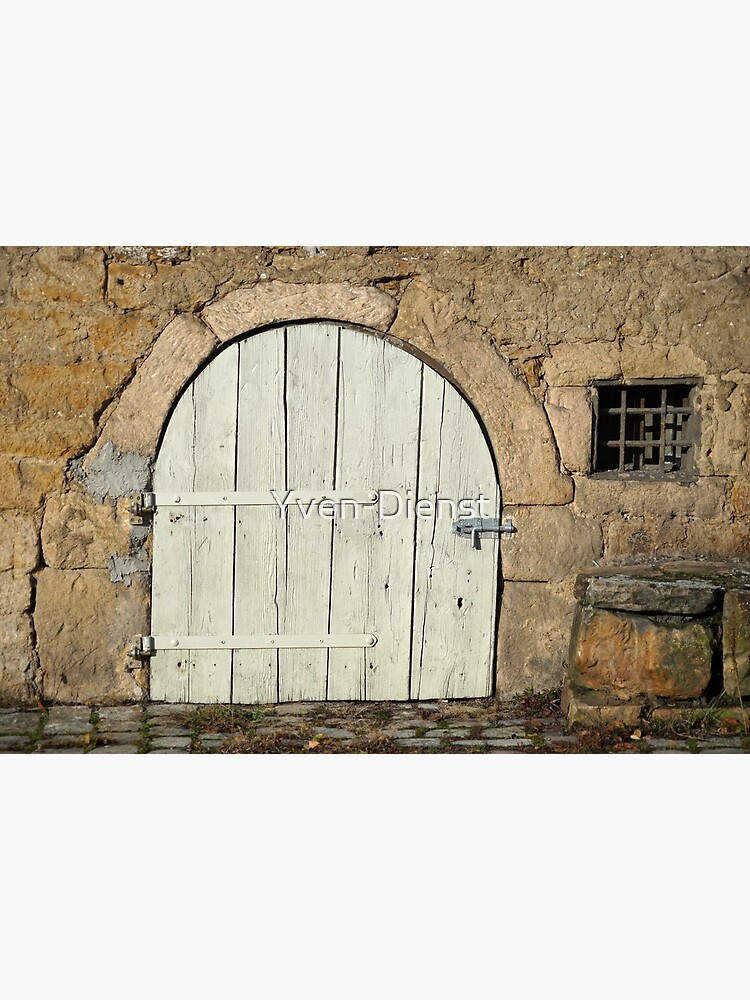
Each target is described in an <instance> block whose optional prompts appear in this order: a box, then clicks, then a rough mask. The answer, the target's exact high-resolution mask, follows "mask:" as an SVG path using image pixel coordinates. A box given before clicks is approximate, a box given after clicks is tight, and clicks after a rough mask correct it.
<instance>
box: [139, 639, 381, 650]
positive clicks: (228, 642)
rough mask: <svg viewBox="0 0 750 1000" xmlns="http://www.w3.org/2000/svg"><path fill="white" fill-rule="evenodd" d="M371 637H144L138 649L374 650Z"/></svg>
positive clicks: (373, 640) (375, 640)
mask: <svg viewBox="0 0 750 1000" xmlns="http://www.w3.org/2000/svg"><path fill="white" fill-rule="evenodd" d="M376 642H377V638H376V637H375V636H374V635H144V636H143V637H142V639H141V649H142V650H143V651H144V652H145V653H148V652H153V651H155V650H157V649H171V650H175V649H321V648H322V649H325V648H326V647H331V646H346V647H353V648H354V647H364V646H374V645H375V643H376Z"/></svg>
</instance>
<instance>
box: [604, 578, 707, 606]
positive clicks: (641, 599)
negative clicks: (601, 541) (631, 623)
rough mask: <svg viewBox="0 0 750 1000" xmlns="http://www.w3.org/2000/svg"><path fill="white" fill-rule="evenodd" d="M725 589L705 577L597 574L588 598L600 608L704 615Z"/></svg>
mask: <svg viewBox="0 0 750 1000" xmlns="http://www.w3.org/2000/svg"><path fill="white" fill-rule="evenodd" d="M721 595H722V591H721V588H720V587H717V586H715V585H714V584H712V583H711V582H709V581H705V580H643V579H638V578H634V577H629V576H627V575H622V576H606V577H599V576H593V577H591V578H590V580H589V583H588V586H587V587H586V594H585V600H586V603H587V604H591V605H593V606H594V607H597V608H609V609H615V610H620V611H636V612H641V613H643V612H649V611H651V612H662V613H664V614H672V615H700V614H706V613H707V612H710V611H713V610H715V609H716V608H717V607H718V606H719V605H720V604H721Z"/></svg>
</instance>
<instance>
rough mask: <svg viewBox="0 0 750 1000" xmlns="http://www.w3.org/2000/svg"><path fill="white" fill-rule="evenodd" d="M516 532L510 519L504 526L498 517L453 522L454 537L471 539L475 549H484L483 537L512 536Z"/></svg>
mask: <svg viewBox="0 0 750 1000" xmlns="http://www.w3.org/2000/svg"><path fill="white" fill-rule="evenodd" d="M516 530H517V529H516V528H515V527H514V525H513V521H512V520H511V519H510V518H509V517H506V518H505V520H504V521H503V523H502V524H501V523H500V520H499V518H497V517H465V518H462V519H461V520H460V521H454V522H453V533H454V535H461V536H462V537H464V538H470V539H471V544H472V548H475V549H480V548H481V547H482V546H481V543H480V541H479V538H480V536H481V535H512V534H513V533H514V532H515V531H516Z"/></svg>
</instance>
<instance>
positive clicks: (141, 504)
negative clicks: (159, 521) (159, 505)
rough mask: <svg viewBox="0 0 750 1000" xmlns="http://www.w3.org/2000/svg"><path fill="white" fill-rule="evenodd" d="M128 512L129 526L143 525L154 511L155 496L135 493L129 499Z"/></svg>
mask: <svg viewBox="0 0 750 1000" xmlns="http://www.w3.org/2000/svg"><path fill="white" fill-rule="evenodd" d="M129 510H130V521H131V524H145V523H146V518H147V517H150V516H151V515H152V514H153V513H154V512H155V511H156V494H154V493H136V494H135V496H132V497H131V498H130V504H129Z"/></svg>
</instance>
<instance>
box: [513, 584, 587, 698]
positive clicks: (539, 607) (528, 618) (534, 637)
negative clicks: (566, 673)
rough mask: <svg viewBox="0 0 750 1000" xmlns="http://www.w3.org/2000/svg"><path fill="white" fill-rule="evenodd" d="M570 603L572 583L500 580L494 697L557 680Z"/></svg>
mask: <svg viewBox="0 0 750 1000" xmlns="http://www.w3.org/2000/svg"><path fill="white" fill-rule="evenodd" d="M574 609H575V599H574V598H573V587H572V585H571V586H569V587H561V588H557V587H553V586H550V585H549V584H542V583H505V584H504V586H503V594H502V603H501V606H500V621H499V628H498V653H497V683H496V694H497V697H498V698H501V699H507V698H510V697H512V696H513V695H515V694H521V693H523V692H524V691H526V690H528V689H529V688H534V690H535V691H544V690H547V689H549V688H554V687H557V686H558V685H559V684H560V681H561V680H562V676H563V670H564V664H565V660H566V657H567V652H568V642H569V637H570V620H571V617H572V615H573V611H574Z"/></svg>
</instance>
